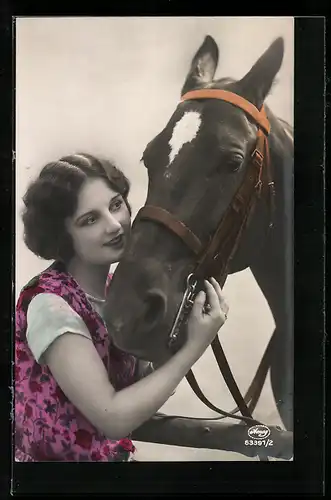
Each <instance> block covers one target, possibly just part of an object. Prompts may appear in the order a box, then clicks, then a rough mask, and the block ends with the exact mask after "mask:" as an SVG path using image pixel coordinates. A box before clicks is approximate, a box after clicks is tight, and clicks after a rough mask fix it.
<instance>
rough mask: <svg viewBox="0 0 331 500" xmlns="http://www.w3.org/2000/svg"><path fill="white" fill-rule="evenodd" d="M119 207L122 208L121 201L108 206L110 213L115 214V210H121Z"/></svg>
mask: <svg viewBox="0 0 331 500" xmlns="http://www.w3.org/2000/svg"><path fill="white" fill-rule="evenodd" d="M121 206H122V200H116V201H114V203H112V204H111V205H110V207H109V208H110V210H111V211H115V212H116V210H119V209H120V208H121Z"/></svg>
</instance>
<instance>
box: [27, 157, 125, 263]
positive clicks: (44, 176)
mask: <svg viewBox="0 0 331 500" xmlns="http://www.w3.org/2000/svg"><path fill="white" fill-rule="evenodd" d="M87 178H94V179H96V178H101V179H104V180H105V181H106V182H107V184H108V185H109V186H110V187H111V188H112V189H113V190H114V191H116V192H118V193H120V194H121V195H122V197H123V199H124V201H125V203H126V205H127V207H128V209H129V212H130V215H131V207H130V205H129V203H128V194H129V190H130V182H129V180H128V179H127V177H126V176H125V175H124V173H123V172H122V171H121V170H120V169H119V168H117V167H116V166H115V165H114V164H113V163H112V162H111V161H109V160H106V159H101V158H98V157H96V156H93V155H91V154H86V153H76V154H73V155H69V156H63V157H62V158H60V159H59V160H58V161H54V162H51V163H48V164H47V165H45V166H44V167H43V169H42V170H41V172H40V174H39V176H38V178H37V179H36V180H35V181H33V182H32V183H31V184H30V186H29V187H28V189H27V191H26V193H25V195H24V197H23V202H24V205H25V207H24V210H23V214H22V220H23V224H24V242H25V244H26V246H27V247H28V248H29V250H31V252H33V253H34V254H35V255H37V256H38V257H42V258H43V259H46V260H60V261H63V262H66V261H68V260H69V259H70V258H71V257H72V256H73V255H74V250H73V244H72V240H71V236H70V235H69V234H68V232H67V230H66V228H65V219H66V218H67V217H70V216H71V215H73V214H74V212H75V210H76V208H77V199H78V193H79V191H80V188H81V186H82V185H83V183H84V181H85V180H86V179H87Z"/></svg>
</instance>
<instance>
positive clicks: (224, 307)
mask: <svg viewBox="0 0 331 500" xmlns="http://www.w3.org/2000/svg"><path fill="white" fill-rule="evenodd" d="M210 282H211V283H212V285H213V287H214V288H215V291H216V293H217V296H218V300H219V304H220V306H221V309H222V311H223V312H224V314H228V312H229V306H228V304H227V303H226V300H225V296H224V295H223V291H222V288H221V286H220V284H219V283H218V281H217V280H216V279H215V278H210Z"/></svg>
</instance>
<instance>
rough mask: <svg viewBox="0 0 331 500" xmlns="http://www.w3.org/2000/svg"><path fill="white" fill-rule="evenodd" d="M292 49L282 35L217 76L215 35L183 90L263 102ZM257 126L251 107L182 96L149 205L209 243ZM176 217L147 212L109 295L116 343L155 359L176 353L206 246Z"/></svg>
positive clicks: (153, 157)
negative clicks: (180, 322) (233, 70)
mask: <svg viewBox="0 0 331 500" xmlns="http://www.w3.org/2000/svg"><path fill="white" fill-rule="evenodd" d="M283 51H284V47H283V40H282V39H281V38H279V39H277V40H275V42H274V43H272V44H271V45H270V47H269V48H268V49H267V50H266V51H265V53H264V54H263V55H262V56H261V57H260V58H259V59H258V61H257V62H256V63H255V64H254V66H253V67H252V68H251V70H250V71H249V72H248V73H247V74H246V75H245V76H244V77H243V78H242V79H241V80H239V81H233V80H231V79H228V78H226V79H220V80H213V78H214V74H215V70H216V67H217V63H218V48H217V45H216V43H215V41H214V40H213V39H212V38H211V37H210V36H207V37H206V38H205V40H204V42H203V43H202V45H201V47H200V48H199V50H198V51H197V53H196V55H195V56H194V58H193V60H192V64H191V68H190V70H189V72H188V74H187V77H186V80H185V82H184V85H183V88H182V96H183V95H185V94H187V93H188V92H190V91H192V90H197V89H223V90H226V91H229V92H231V93H234V94H236V95H238V96H241V97H242V98H244V99H245V101H248V102H250V103H252V104H253V105H254V106H255V107H256V108H257V109H261V107H262V105H263V103H264V100H265V98H266V96H267V95H268V93H269V91H270V88H271V86H272V84H273V81H274V78H275V76H276V74H277V72H278V71H279V69H280V66H281V63H282V58H283ZM258 128H259V127H258V126H257V124H256V122H255V121H254V120H253V119H251V117H250V116H249V114H247V113H245V112H244V111H243V110H242V109H240V107H237V106H236V105H233V104H231V103H229V102H226V101H223V100H221V99H208V98H206V99H205V98H199V99H193V100H191V99H188V100H184V101H181V102H180V103H179V104H178V106H177V108H176V109H175V112H174V113H173V115H172V116H171V118H170V120H169V122H168V123H167V125H166V126H165V128H164V129H163V130H162V131H161V132H160V133H159V134H158V135H157V136H156V137H155V138H154V139H153V140H152V141H151V142H150V143H149V144H148V145H147V147H146V149H145V151H144V153H143V157H142V160H143V163H144V165H145V167H146V168H147V170H148V180H149V182H148V193H147V199H146V205H148V206H154V207H155V206H156V207H159V208H162V209H164V210H165V211H166V212H167V213H169V214H172V216H173V218H174V219H175V220H176V221H181V222H182V223H183V225H185V226H186V228H189V230H190V232H192V233H193V234H194V235H195V236H196V238H197V239H198V240H199V241H200V242H201V244H202V247H205V246H206V245H207V243H208V242H209V241H210V239H211V237H212V236H213V234H214V233H215V231H216V229H217V227H218V224H219V222H220V220H221V219H222V217H223V215H224V214H225V213H226V210H227V209H228V207H229V206H230V204H231V201H232V200H233V198H234V196H235V194H236V193H237V192H238V189H239V187H240V186H241V185H242V183H243V180H244V179H245V175H246V174H247V169H248V168H250V165H251V159H252V157H251V156H252V152H253V151H254V149H255V147H256V141H257V133H258ZM169 224H171V221H170V220H167V224H166V225H164V224H162V223H160V224H159V223H156V222H155V220H154V221H152V220H148V219H145V218H142V217H140V216H139V214H138V217H137V218H136V220H135V221H134V224H133V227H132V239H131V244H130V247H129V249H128V252H127V253H126V255H125V257H124V258H123V260H122V261H121V262H120V263H119V265H118V267H117V269H116V272H115V276H114V279H113V283H112V285H111V287H110V290H109V295H108V299H107V308H106V309H107V311H106V322H107V325H108V328H109V331H110V334H111V336H112V338H113V340H114V342H115V344H116V345H117V346H118V347H120V348H121V349H123V350H125V351H129V352H131V353H133V354H135V355H137V356H138V357H142V358H144V359H149V360H152V361H163V360H165V359H166V358H167V357H169V356H170V355H171V352H170V350H169V347H168V337H169V333H170V330H171V326H172V324H173V322H174V319H175V316H176V313H177V310H178V307H179V305H180V303H181V300H182V298H183V292H184V289H185V286H186V279H187V276H188V274H189V273H190V272H191V270H192V266H194V264H195V262H196V259H197V255H196V253H199V251H198V250H197V252H196V253H195V252H194V251H193V249H192V246H190V244H189V242H188V241H185V238H184V239H183V238H180V237H178V234H177V235H176V234H174V232H173V231H172V230H171V227H169ZM250 227H251V226H250ZM177 229H178V226H177ZM175 232H176V231H175ZM177 233H178V230H177ZM187 237H188V236H187ZM193 239H194V238H193ZM192 243H193V242H192ZM180 338H181V340H182V341H183V340H184V335H182V334H181V335H180ZM178 345H179V344H178Z"/></svg>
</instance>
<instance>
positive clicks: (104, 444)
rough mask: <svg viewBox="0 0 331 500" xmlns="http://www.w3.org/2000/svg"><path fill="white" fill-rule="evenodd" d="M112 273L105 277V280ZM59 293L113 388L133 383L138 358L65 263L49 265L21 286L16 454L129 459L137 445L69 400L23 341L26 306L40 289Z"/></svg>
mask: <svg viewBox="0 0 331 500" xmlns="http://www.w3.org/2000/svg"><path fill="white" fill-rule="evenodd" d="M110 279H111V276H109V279H108V284H109V282H110ZM45 292H47V293H54V294H56V295H60V296H61V297H62V298H63V299H64V300H66V301H67V303H68V304H69V305H70V306H71V307H72V309H73V310H74V311H76V313H77V314H79V315H80V316H81V318H82V319H83V320H84V322H85V324H86V326H87V328H88V329H89V332H90V334H91V337H92V340H93V343H94V345H95V347H96V349H97V351H98V353H99V355H100V357H101V359H102V361H103V363H104V365H105V367H106V369H107V371H108V373H109V379H110V381H111V383H112V385H113V386H114V388H115V390H121V389H123V388H124V387H127V386H128V385H130V384H132V383H133V382H134V378H135V371H136V365H137V360H136V358H134V357H133V356H131V355H128V354H126V353H124V352H122V351H120V350H119V349H117V348H116V347H115V346H114V345H113V344H112V343H111V340H110V338H109V335H108V332H107V329H106V327H105V324H104V322H103V320H102V318H101V317H100V315H99V314H98V313H97V312H96V311H95V310H94V308H93V307H92V305H91V304H90V302H89V300H88V299H87V297H86V295H85V293H84V292H83V290H82V289H81V288H80V286H79V285H78V283H77V282H76V281H75V280H74V278H73V277H72V276H71V275H69V274H68V273H67V272H66V270H65V268H64V266H62V265H61V264H59V263H54V264H52V265H51V266H50V267H49V268H48V269H46V270H45V271H43V272H42V273H41V274H39V275H38V276H36V277H35V278H33V279H32V280H31V281H30V282H29V283H28V284H27V285H26V286H25V287H24V288H23V289H22V291H21V293H20V296H19V298H18V302H17V306H16V329H15V330H16V331H15V382H14V406H15V459H16V460H17V461H77V462H80V461H98V462H99V461H101V462H105V461H110V462H112V461H127V460H129V458H130V456H131V453H133V452H134V451H135V447H134V445H133V443H132V441H131V439H130V437H129V436H127V437H124V438H123V439H120V440H118V441H114V440H110V439H108V438H106V437H105V436H104V435H103V434H101V433H100V432H99V431H98V430H97V429H96V428H95V427H94V426H93V425H92V424H91V423H90V422H89V421H88V420H87V419H86V418H85V417H84V416H83V415H82V414H81V413H80V412H79V410H78V409H77V408H76V407H75V406H74V405H73V404H72V403H71V402H70V401H69V400H68V398H67V397H66V396H65V394H64V393H63V392H62V390H61V388H60V387H59V385H58V384H57V382H56V380H55V379H54V377H53V376H52V374H51V372H50V370H49V368H48V367H47V366H46V365H40V364H39V363H37V361H36V360H35V359H34V357H33V354H32V353H31V351H30V349H29V346H28V343H27V340H26V328H27V309H28V306H29V303H30V301H31V300H32V298H33V297H35V296H36V295H37V294H39V293H45Z"/></svg>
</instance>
